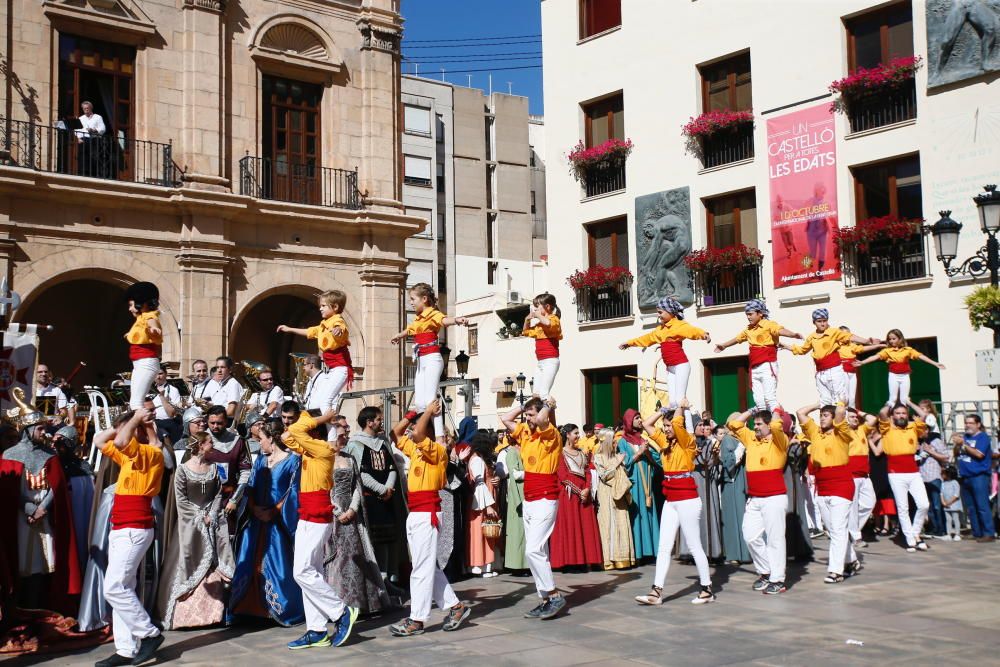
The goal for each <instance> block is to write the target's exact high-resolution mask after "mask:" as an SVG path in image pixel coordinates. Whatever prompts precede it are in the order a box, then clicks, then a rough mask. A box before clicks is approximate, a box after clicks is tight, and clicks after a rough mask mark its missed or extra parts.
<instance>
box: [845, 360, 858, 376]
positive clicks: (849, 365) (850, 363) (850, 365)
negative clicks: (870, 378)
mask: <svg viewBox="0 0 1000 667" xmlns="http://www.w3.org/2000/svg"><path fill="white" fill-rule="evenodd" d="M855 361H856V359H843V360H842V364H841V365H842V366H843V367H844V372H845V373H857V372H858V367H857V366H855V365H854V362H855Z"/></svg>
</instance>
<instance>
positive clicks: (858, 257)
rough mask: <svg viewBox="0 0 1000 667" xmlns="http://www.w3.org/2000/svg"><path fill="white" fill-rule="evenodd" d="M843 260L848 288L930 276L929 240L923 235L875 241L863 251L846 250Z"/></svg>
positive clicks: (842, 254) (852, 248) (842, 253)
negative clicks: (928, 260) (899, 239)
mask: <svg viewBox="0 0 1000 667" xmlns="http://www.w3.org/2000/svg"><path fill="white" fill-rule="evenodd" d="M841 260H842V263H843V273H844V285H845V286H846V287H864V286H865V285H879V284H884V283H894V282H899V281H903V280H914V279H919V278H926V277H927V276H928V275H929V274H928V270H927V269H928V262H927V237H926V235H925V234H923V233H922V232H921V233H917V234H914V235H913V236H911V237H909V238H908V239H905V240H902V241H898V240H890V239H884V240H878V241H873V242H872V243H870V244H869V245H868V246H867V248H866V249H864V250H859V248H857V247H844V248H842V249H841Z"/></svg>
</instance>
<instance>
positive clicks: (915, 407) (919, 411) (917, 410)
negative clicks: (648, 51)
mask: <svg viewBox="0 0 1000 667" xmlns="http://www.w3.org/2000/svg"><path fill="white" fill-rule="evenodd" d="M906 403H907V404H908V405H909V406H910V409H911V410H913V412H914V414H916V415H917V416H918V417H920V419H925V418H926V417H927V411H926V410H924V409H923V408H922V407H920V406H919V405H917V404H916V403H914V402H913V401H909V400H908V401H907V402H906Z"/></svg>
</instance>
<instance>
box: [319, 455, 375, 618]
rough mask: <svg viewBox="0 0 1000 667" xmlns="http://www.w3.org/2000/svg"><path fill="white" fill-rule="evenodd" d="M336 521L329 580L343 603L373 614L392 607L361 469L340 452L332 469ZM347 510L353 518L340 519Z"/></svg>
mask: <svg viewBox="0 0 1000 667" xmlns="http://www.w3.org/2000/svg"><path fill="white" fill-rule="evenodd" d="M332 493H333V518H334V521H333V524H332V526H333V527H332V529H331V530H330V536H329V537H328V538H327V543H326V558H325V565H326V581H327V583H328V584H330V587H331V588H332V589H333V590H334V592H335V593H336V594H337V597H339V598H340V599H341V600H343V601H344V604H347V605H349V606H351V607H357V608H358V610H359V611H360V612H361V613H362V614H371V613H373V612H377V611H381V610H382V609H385V608H387V607H389V606H390V601H389V594H388V593H387V592H386V589H385V583H384V582H383V580H382V574H381V572H379V568H378V561H376V560H375V550H374V549H373V548H372V543H371V540H370V539H369V537H368V528H367V519H366V517H365V505H364V502H363V501H362V498H363V492H362V487H361V472H360V471H359V470H358V465H357V463H356V462H355V460H354V459H353V458H352V457H351V456H350V455H349V454H347V453H341V454H338V455H337V458H336V460H335V462H334V468H333V492H332ZM347 511H353V512H354V517H353V518H352V519H351V520H350V521H348V522H347V523H341V522H340V518H341V517H342V516H343V515H344V513H345V512H347Z"/></svg>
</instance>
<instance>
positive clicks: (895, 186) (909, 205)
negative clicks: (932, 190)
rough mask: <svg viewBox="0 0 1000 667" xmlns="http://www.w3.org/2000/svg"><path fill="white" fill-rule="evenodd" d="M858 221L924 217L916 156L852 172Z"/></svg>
mask: <svg viewBox="0 0 1000 667" xmlns="http://www.w3.org/2000/svg"><path fill="white" fill-rule="evenodd" d="M852 172H853V174H854V193H855V214H856V216H857V219H858V220H864V219H866V218H876V217H880V216H883V215H895V216H897V217H900V218H910V219H920V218H923V217H924V214H923V205H922V204H921V189H920V156H919V155H910V156H907V157H903V158H897V159H894V160H887V161H885V162H879V163H878V164H873V165H868V166H865V167H856V168H854V169H852Z"/></svg>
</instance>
